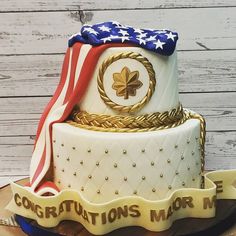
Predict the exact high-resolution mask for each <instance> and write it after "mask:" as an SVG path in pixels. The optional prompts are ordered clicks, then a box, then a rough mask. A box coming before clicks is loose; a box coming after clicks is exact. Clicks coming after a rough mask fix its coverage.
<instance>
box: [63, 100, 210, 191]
mask: <svg viewBox="0 0 236 236" xmlns="http://www.w3.org/2000/svg"><path fill="white" fill-rule="evenodd" d="M179 107H181V108H182V106H181V105H179ZM174 110H178V108H176V109H173V110H171V111H170V112H163V113H159V117H161V116H166V115H167V114H168V113H169V114H171V112H173V111H174ZM90 115H93V114H90ZM151 115H152V114H151ZM151 115H149V116H151ZM88 116H89V115H88ZM98 116H100V117H103V116H104V115H98ZM144 116H145V115H143V117H144ZM111 117H115V116H111ZM72 119H73V113H72ZM189 119H198V120H199V121H200V139H199V142H200V149H201V150H200V151H201V172H202V174H203V171H204V167H205V139H206V122H205V119H204V118H203V116H202V115H200V114H197V113H194V112H192V111H189V110H187V109H182V118H180V119H179V120H176V121H175V122H173V123H169V124H163V125H160V126H153V127H149V128H147V127H146V128H137V127H136V128H117V127H112V128H111V127H109V128H106V127H99V126H97V125H99V122H97V124H96V122H95V121H94V122H93V125H88V124H81V123H77V122H76V121H73V120H67V121H66V123H68V124H70V125H72V126H75V127H79V128H82V129H87V130H92V131H101V132H116V133H134V132H149V131H158V130H163V129H169V128H174V127H177V126H179V125H181V124H183V123H184V122H185V121H187V120H189ZM203 186H204V183H203V182H202V187H203Z"/></svg>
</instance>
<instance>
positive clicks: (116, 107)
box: [97, 52, 156, 113]
mask: <svg viewBox="0 0 236 236" xmlns="http://www.w3.org/2000/svg"><path fill="white" fill-rule="evenodd" d="M125 58H130V59H134V60H136V61H138V62H140V63H142V64H143V66H144V67H145V68H146V70H147V72H148V75H149V88H148V91H147V94H146V95H145V96H144V98H143V99H142V100H141V101H139V102H138V103H136V104H134V105H130V106H124V105H119V104H117V103H115V102H114V101H112V100H111V99H110V98H109V97H108V96H107V94H106V92H105V89H104V85H103V77H104V73H105V71H106V69H107V67H108V66H110V65H111V64H112V63H113V62H115V61H117V60H120V59H125ZM97 81H98V91H99V93H100V97H101V98H102V100H103V101H104V102H105V104H106V105H108V106H109V107H111V108H112V109H114V110H116V111H119V112H124V113H133V112H136V111H138V110H140V109H141V108H142V107H143V106H144V105H145V104H146V103H147V102H149V100H150V99H151V97H152V95H153V93H154V90H155V86H156V79H155V71H154V69H153V67H152V64H151V63H150V62H149V61H148V59H147V58H145V57H143V56H142V55H141V54H139V53H135V52H125V53H119V54H116V55H112V56H110V57H109V58H107V59H106V60H105V61H104V62H103V63H102V65H101V66H100V68H99V73H98V78H97Z"/></svg>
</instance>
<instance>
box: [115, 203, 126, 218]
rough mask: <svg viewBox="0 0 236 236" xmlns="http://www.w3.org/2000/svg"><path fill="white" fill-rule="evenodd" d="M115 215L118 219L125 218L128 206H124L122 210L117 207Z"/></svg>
mask: <svg viewBox="0 0 236 236" xmlns="http://www.w3.org/2000/svg"><path fill="white" fill-rule="evenodd" d="M117 214H118V217H117V218H118V219H120V218H121V216H123V217H127V216H128V206H127V205H125V206H124V207H123V208H122V207H118V208H117Z"/></svg>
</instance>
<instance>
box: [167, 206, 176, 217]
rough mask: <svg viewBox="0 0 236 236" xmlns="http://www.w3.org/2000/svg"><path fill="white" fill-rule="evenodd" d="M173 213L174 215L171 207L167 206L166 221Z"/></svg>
mask: <svg viewBox="0 0 236 236" xmlns="http://www.w3.org/2000/svg"><path fill="white" fill-rule="evenodd" d="M173 213H174V212H173V210H172V207H171V206H169V208H168V211H167V215H166V219H168V218H169V217H170V216H172V214H173Z"/></svg>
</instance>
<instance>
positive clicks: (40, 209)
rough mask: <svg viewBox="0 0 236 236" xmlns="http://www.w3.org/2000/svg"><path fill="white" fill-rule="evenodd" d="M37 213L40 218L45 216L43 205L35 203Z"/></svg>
mask: <svg viewBox="0 0 236 236" xmlns="http://www.w3.org/2000/svg"><path fill="white" fill-rule="evenodd" d="M35 213H36V215H37V216H38V217H39V218H43V211H42V207H41V206H39V205H35Z"/></svg>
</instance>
